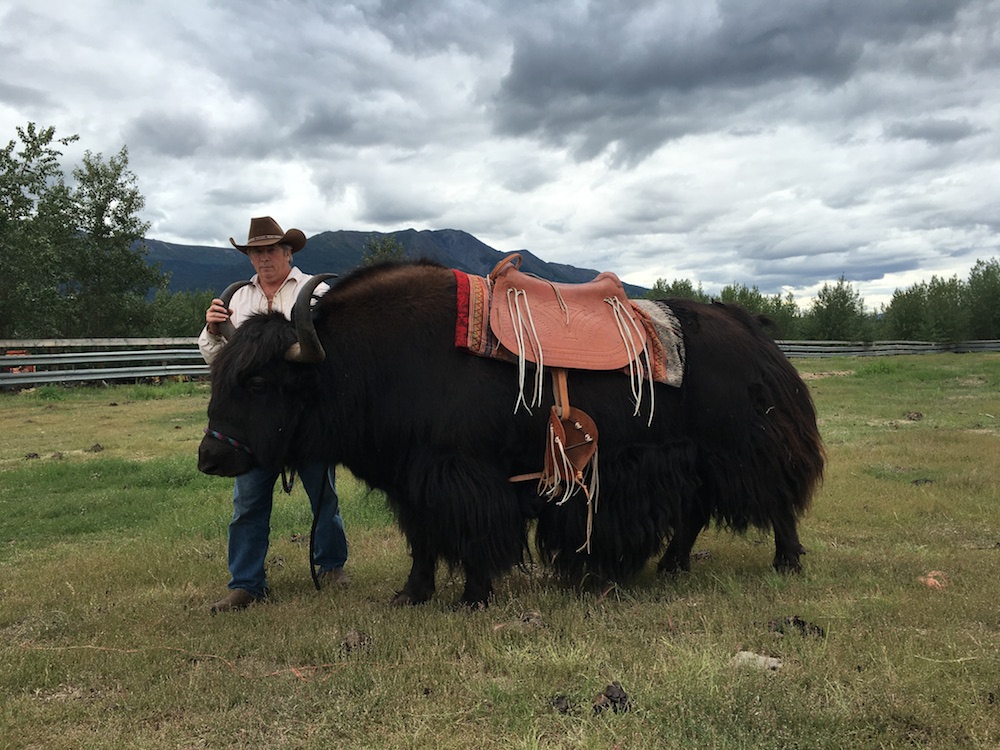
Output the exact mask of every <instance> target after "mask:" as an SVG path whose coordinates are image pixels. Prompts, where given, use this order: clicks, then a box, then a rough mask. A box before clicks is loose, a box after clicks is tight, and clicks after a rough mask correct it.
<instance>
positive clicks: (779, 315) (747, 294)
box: [719, 284, 801, 339]
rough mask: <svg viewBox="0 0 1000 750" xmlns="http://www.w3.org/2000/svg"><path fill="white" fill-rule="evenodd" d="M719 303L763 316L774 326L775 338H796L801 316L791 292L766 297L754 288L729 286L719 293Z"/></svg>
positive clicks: (736, 285)
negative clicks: (742, 308)
mask: <svg viewBox="0 0 1000 750" xmlns="http://www.w3.org/2000/svg"><path fill="white" fill-rule="evenodd" d="M719 300H720V301H721V302H730V303H735V304H738V305H741V306H742V307H745V308H746V309H747V310H749V311H750V312H752V313H754V314H755V315H763V316H764V317H766V318H767V319H768V320H770V321H771V323H772V324H773V325H774V328H773V330H772V332H773V333H774V334H775V337H776V338H785V339H793V338H797V337H798V335H799V331H800V328H801V314H800V313H799V308H798V305H796V304H795V298H794V297H792V294H791V292H789V293H788V295H787V296H786V297H782V296H781V295H780V294H775V295H773V296H768V295H765V294H763V293H762V292H761V291H760V289H758V288H757V287H756V286H754V287H752V288H748V287H746V286H745V285H743V284H729V285H727V286H724V287H723V288H722V291H721V292H720V293H719Z"/></svg>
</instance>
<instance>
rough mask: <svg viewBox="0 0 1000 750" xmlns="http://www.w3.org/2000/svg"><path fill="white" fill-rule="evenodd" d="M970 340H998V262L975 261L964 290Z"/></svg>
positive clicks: (999, 269)
mask: <svg viewBox="0 0 1000 750" xmlns="http://www.w3.org/2000/svg"><path fill="white" fill-rule="evenodd" d="M965 294H966V297H965V300H966V308H967V309H968V312H969V338H970V339H1000V261H998V260H997V259H996V258H992V259H990V260H988V261H984V260H977V261H976V265H974V266H973V267H972V270H971V271H970V272H969V280H968V282H967V283H966V288H965Z"/></svg>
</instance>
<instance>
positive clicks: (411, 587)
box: [392, 541, 437, 607]
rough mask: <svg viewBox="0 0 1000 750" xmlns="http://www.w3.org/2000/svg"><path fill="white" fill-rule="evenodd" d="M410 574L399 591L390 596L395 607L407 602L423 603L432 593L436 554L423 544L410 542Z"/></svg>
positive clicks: (404, 604)
mask: <svg viewBox="0 0 1000 750" xmlns="http://www.w3.org/2000/svg"><path fill="white" fill-rule="evenodd" d="M410 557H411V559H412V560H413V564H412V565H411V566H410V575H409V577H408V578H407V579H406V584H405V585H404V586H403V589H402V590H401V591H398V592H397V593H396V595H395V596H394V597H393V598H392V604H393V605H395V606H397V607H402V606H406V605H408V604H423V603H424V602H426V601H427V600H428V599H430V598H431V596H432V595H433V594H434V573H435V571H436V569H437V556H436V555H434V554H433V553H432V552H431V551H430V550H429V549H427V548H426V546H425V545H421V544H419V543H415V542H412V541H411V542H410Z"/></svg>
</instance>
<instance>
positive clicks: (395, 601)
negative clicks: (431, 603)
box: [389, 591, 427, 607]
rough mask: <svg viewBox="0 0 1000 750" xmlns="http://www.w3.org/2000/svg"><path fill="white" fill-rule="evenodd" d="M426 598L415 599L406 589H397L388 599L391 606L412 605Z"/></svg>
mask: <svg viewBox="0 0 1000 750" xmlns="http://www.w3.org/2000/svg"><path fill="white" fill-rule="evenodd" d="M426 601H427V598H424V599H417V598H416V597H414V596H413V595H412V594H410V593H409V592H407V591H397V592H396V595H395V596H394V597H392V599H390V600H389V605H390V606H392V607H412V606H414V605H416V604H423V603H424V602H426Z"/></svg>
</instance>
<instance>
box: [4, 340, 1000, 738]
mask: <svg viewBox="0 0 1000 750" xmlns="http://www.w3.org/2000/svg"><path fill="white" fill-rule="evenodd" d="M795 365H796V366H797V367H798V368H799V370H800V371H801V372H802V373H803V375H804V376H805V377H806V378H807V382H808V383H809V386H810V388H811V389H812V391H813V394H814V397H815V400H816V404H817V408H818V411H819V414H820V419H821V429H822V432H823V435H824V439H825V441H826V445H827V450H828V454H829V464H828V470H827V476H826V481H825V483H824V485H823V487H822V489H821V491H820V493H819V494H818V496H817V497H816V500H815V503H814V506H813V509H812V510H811V512H810V513H809V515H808V516H807V517H806V518H805V519H804V521H803V523H802V525H801V535H802V539H803V543H804V544H805V546H806V548H807V549H808V554H807V555H806V556H805V557H804V558H803V564H804V566H805V572H804V573H803V574H801V575H798V576H791V577H783V576H780V575H778V574H776V573H774V572H773V571H772V570H771V569H770V567H769V564H770V560H771V557H772V554H773V548H772V546H771V540H770V538H769V537H762V536H759V535H757V534H750V535H748V536H746V537H735V536H732V535H729V534H726V533H720V532H716V531H714V530H712V531H709V532H706V533H705V534H703V536H702V537H701V539H700V540H699V542H698V544H697V545H696V547H695V551H696V559H695V560H694V563H693V566H692V572H691V573H690V574H684V575H680V576H677V577H659V576H657V575H656V573H655V570H654V563H655V560H654V561H651V563H650V565H649V566H648V568H647V570H646V571H644V573H643V574H642V575H640V576H639V578H638V579H637V580H635V581H632V582H630V583H629V584H628V585H627V586H622V587H618V588H612V589H609V590H606V591H603V592H600V593H594V592H578V591H574V590H572V589H567V588H564V587H562V586H560V585H559V583H558V582H556V581H555V580H553V579H551V578H550V577H548V576H547V575H546V574H545V572H544V571H542V570H539V569H537V568H535V567H534V566H532V565H531V564H527V565H525V567H524V568H523V569H521V570H516V571H514V572H513V573H511V574H510V575H509V576H506V577H505V578H503V579H501V580H499V581H498V582H497V586H496V599H495V601H494V603H493V604H492V606H491V607H490V608H488V609H487V610H485V611H466V610H464V609H456V608H455V607H454V602H455V601H456V600H457V599H458V597H459V595H460V593H461V589H462V581H461V579H460V578H453V577H451V576H450V574H449V573H448V571H447V570H441V571H439V576H438V593H437V595H436V597H435V598H434V600H433V601H432V602H430V603H429V604H426V605H422V606H419V607H413V608H405V609H395V608H392V607H390V606H389V604H388V602H389V599H390V597H391V596H392V593H393V592H394V590H395V589H396V588H398V587H400V586H401V585H402V583H403V581H404V579H405V576H406V573H407V572H408V568H409V563H408V556H407V551H406V546H405V543H404V541H403V540H402V538H401V537H400V535H399V533H398V532H397V530H396V529H395V527H394V525H393V523H392V519H391V517H390V516H389V515H388V513H387V512H386V510H385V508H384V504H383V499H382V498H381V497H380V496H379V495H378V494H377V493H371V492H368V491H367V490H366V489H365V488H364V487H363V486H362V485H360V484H359V483H358V482H357V481H356V480H354V479H353V478H352V477H350V476H349V475H348V474H347V473H346V472H344V471H341V473H340V474H339V477H338V489H339V491H340V494H341V505H342V512H343V516H344V519H345V523H346V525H347V529H348V538H349V540H350V543H351V559H350V561H349V568H350V571H351V574H352V577H353V584H352V586H351V587H350V588H349V589H347V590H342V591H321V592H317V591H315V590H314V589H313V587H312V583H311V581H310V578H309V572H308V544H307V541H306V540H307V536H308V531H309V523H310V518H309V514H308V504H307V502H306V500H305V498H304V496H303V495H302V494H301V493H300V490H298V489H297V490H295V492H294V493H293V494H292V495H291V496H284V495H279V497H278V499H277V501H276V507H275V514H274V519H273V525H274V528H273V531H272V546H271V551H270V558H269V576H270V579H271V587H272V600H271V601H270V602H269V603H268V604H266V605H262V606H256V607H252V608H250V609H249V610H247V611H245V612H241V613H234V614H230V615H226V616H215V617H213V616H211V615H209V613H208V609H207V605H208V603H209V602H211V601H212V600H214V599H215V598H217V597H218V596H219V595H220V594H222V593H224V590H225V583H226V580H227V572H226V561H225V547H226V524H227V522H228V519H229V514H230V513H231V502H230V493H231V489H232V485H231V481H229V480H225V479H220V478H215V477H207V476H204V475H201V474H199V473H198V471H197V469H196V465H195V464H196V459H195V455H196V449H197V445H198V441H199V440H200V438H201V429H202V427H203V425H204V421H205V408H206V405H207V401H208V392H207V389H206V387H205V386H203V385H193V384H175V385H164V386H158V387H152V386H148V387H138V386H136V387H116V388H110V389H97V388H75V389H61V388H57V387H44V388H39V389H37V390H35V391H31V392H25V393H21V394H10V393H8V394H0V695H2V696H3V699H2V702H0V748H46V749H47V750H48V749H52V750H57V749H66V750H69V749H70V748H72V749H73V750H78V749H80V748H123V747H127V748H331V747H332V748H379V749H380V750H385V749H387V748H427V747H433V748H616V747H617V748H700V747H705V748H997V747H1000V478H998V475H1000V471H998V469H1000V466H998V464H1000V461H998V456H1000V355H995V354H967V355H926V356H913V357H894V358H877V359H876V358H855V359H848V358H836V359H814V360H796V361H795ZM740 652H748V653H749V654H752V655H753V657H754V658H755V659H756V657H763V658H766V659H771V660H774V661H770V662H767V663H768V664H770V665H771V666H773V667H777V668H775V669H767V668H763V667H761V666H760V665H758V664H757V663H756V662H754V663H751V664H746V665H739V664H737V663H736V662H735V658H736V655H737V654H738V653H740ZM746 658H749V657H746ZM616 681H617V682H618V683H620V686H621V690H622V691H623V692H624V694H625V695H626V696H627V701H628V704H627V705H628V709H629V710H627V711H625V710H620V711H615V710H612V709H614V708H624V705H625V704H624V702H623V701H624V698H623V697H622V695H621V693H615V694H614V700H613V701H609V700H608V699H605V700H604V701H603V702H598V705H597V708H595V698H596V697H597V696H598V695H600V694H602V693H604V691H605V689H606V688H607V687H608V686H609V685H611V684H612V683H613V682H616ZM602 706H603V707H604V708H603V710H602Z"/></svg>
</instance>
